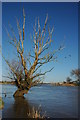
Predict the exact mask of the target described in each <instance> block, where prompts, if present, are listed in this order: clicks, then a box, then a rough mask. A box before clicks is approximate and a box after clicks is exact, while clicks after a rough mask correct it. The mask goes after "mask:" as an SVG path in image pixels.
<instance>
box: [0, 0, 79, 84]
mask: <svg viewBox="0 0 80 120" xmlns="http://www.w3.org/2000/svg"><path fill="white" fill-rule="evenodd" d="M23 7H24V10H25V14H26V24H25V44H24V47H25V50H26V51H28V50H29V49H31V48H32V43H31V40H30V34H33V25H34V23H35V19H36V18H38V17H39V20H40V24H41V27H43V25H44V22H45V18H46V15H47V14H48V18H49V20H50V22H49V26H50V28H51V27H52V26H54V32H53V36H52V39H53V43H52V45H51V48H50V50H53V49H57V48H58V47H59V46H60V45H61V44H62V43H64V45H65V49H63V50H62V51H60V52H59V53H58V54H57V56H58V61H57V62H52V63H50V64H48V65H46V66H44V67H43V68H42V70H43V71H46V70H49V69H50V68H51V67H52V66H53V67H54V69H53V70H52V71H51V72H50V73H47V74H46V76H45V78H44V82H58V81H59V82H60V81H64V80H66V78H67V77H68V76H70V72H71V70H72V69H76V68H78V3H73V2H72V3H68V2H67V3H62V2H61V3H59V2H57V3H56V2H52V3H47V2H45V3H44V2H42V3H39V2H38V3H36V2H34V3H32V2H31V3H29V2H24V3H22V2H21V3H20V2H19V3H17V2H14V3H2V52H3V55H4V56H5V58H6V59H10V60H11V59H13V58H15V49H14V48H13V47H12V46H11V45H9V43H8V42H7V41H8V39H9V38H8V36H7V33H6V31H5V27H6V28H7V29H8V30H9V32H10V29H9V23H10V24H11V25H12V26H13V29H14V30H15V34H16V36H17V37H18V34H17V33H18V31H17V25H16V17H17V18H18V19H19V20H20V26H21V27H22V24H21V23H22V21H23V17H22V10H23ZM4 26H5V27H4ZM46 36H47V35H46ZM69 55H71V57H70V56H69ZM15 59H16V58H15ZM7 73H8V68H7V65H6V63H5V61H4V60H2V74H3V75H7ZM3 80H5V79H4V78H3Z"/></svg>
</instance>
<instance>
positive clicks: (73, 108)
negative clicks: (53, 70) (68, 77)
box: [0, 85, 78, 118]
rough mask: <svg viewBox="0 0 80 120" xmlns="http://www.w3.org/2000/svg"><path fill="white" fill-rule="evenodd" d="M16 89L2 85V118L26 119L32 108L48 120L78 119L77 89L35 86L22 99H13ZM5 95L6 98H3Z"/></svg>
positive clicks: (12, 86)
mask: <svg viewBox="0 0 80 120" xmlns="http://www.w3.org/2000/svg"><path fill="white" fill-rule="evenodd" d="M16 89H17V88H16V87H15V86H14V85H2V97H3V101H4V103H5V104H4V108H3V110H2V111H0V112H2V118H26V117H27V115H28V113H29V111H30V112H31V111H32V108H33V107H34V108H35V109H40V111H41V115H43V114H44V113H45V116H46V117H50V118H77V117H78V87H69V86H68V87H66V86H64V87H63V86H51V85H42V86H35V87H32V88H31V89H30V91H29V92H28V94H27V95H25V96H24V98H16V99H15V98H14V97H13V93H14V92H15V90H16ZM5 93H6V97H5Z"/></svg>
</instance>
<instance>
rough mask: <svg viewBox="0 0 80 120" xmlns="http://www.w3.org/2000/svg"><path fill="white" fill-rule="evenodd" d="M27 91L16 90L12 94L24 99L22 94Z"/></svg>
mask: <svg viewBox="0 0 80 120" xmlns="http://www.w3.org/2000/svg"><path fill="white" fill-rule="evenodd" d="M27 93H28V90H20V89H18V90H17V91H16V92H15V93H14V95H13V96H14V97H24V94H27Z"/></svg>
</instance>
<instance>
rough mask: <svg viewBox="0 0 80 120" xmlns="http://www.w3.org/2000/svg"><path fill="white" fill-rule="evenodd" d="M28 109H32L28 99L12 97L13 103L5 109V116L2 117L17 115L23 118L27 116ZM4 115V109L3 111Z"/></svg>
mask: <svg viewBox="0 0 80 120" xmlns="http://www.w3.org/2000/svg"><path fill="white" fill-rule="evenodd" d="M29 111H30V112H31V111H32V107H31V105H29V103H28V101H27V100H26V99H25V98H20V97H19V98H14V103H13V104H11V105H10V107H9V108H8V109H6V113H5V116H3V118H7V117H11V118H13V117H15V118H17V117H19V118H25V117H28V115H27V113H29ZM3 115H4V111H3Z"/></svg>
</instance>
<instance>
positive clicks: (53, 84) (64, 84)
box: [0, 81, 78, 86]
mask: <svg viewBox="0 0 80 120" xmlns="http://www.w3.org/2000/svg"><path fill="white" fill-rule="evenodd" d="M0 84H2V85H3V84H11V85H15V81H0ZM37 85H52V86H78V85H77V84H76V83H73V82H71V83H67V82H65V83H64V82H56V83H38V84H36V85H33V86H37Z"/></svg>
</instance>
